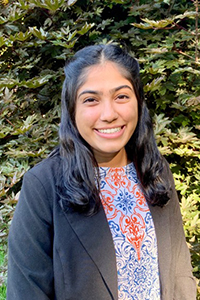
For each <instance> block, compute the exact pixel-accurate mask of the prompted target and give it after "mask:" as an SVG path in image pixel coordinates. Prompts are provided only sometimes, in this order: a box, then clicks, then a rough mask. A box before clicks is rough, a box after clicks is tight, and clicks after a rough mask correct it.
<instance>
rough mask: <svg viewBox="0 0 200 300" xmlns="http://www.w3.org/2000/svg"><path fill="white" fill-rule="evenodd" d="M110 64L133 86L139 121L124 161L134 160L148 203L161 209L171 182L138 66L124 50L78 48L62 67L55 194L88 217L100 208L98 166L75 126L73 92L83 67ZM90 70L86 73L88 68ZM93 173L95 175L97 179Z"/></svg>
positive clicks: (83, 69)
mask: <svg viewBox="0 0 200 300" xmlns="http://www.w3.org/2000/svg"><path fill="white" fill-rule="evenodd" d="M104 61H110V62H114V63H115V64H117V65H118V66H119V67H120V69H121V70H122V71H124V72H123V75H124V74H125V75H124V76H125V77H126V78H127V79H128V80H129V81H130V82H131V84H132V85H133V88H134V91H135V94H136V97H137V101H138V123H137V126H136V129H135V131H134V133H133V135H132V137H131V138H130V140H129V142H128V143H127V145H126V152H127V156H128V159H129V160H131V161H133V163H134V165H135V168H136V171H137V175H138V178H139V181H140V184H141V187H142V190H143V192H144V195H145V197H146V200H147V202H148V203H150V204H152V205H158V206H161V207H162V206H164V205H165V204H166V203H167V202H168V200H169V198H170V195H169V192H170V184H169V182H168V180H167V179H166V178H163V176H164V175H163V169H164V167H165V162H164V158H163V157H162V155H161V154H160V152H159V150H158V148H157V145H156V141H155V138H154V133H153V126H152V121H151V118H150V115H149V111H148V109H147V106H146V103H145V99H144V93H143V86H142V83H141V80H140V75H139V72H140V70H139V65H138V62H137V60H136V59H135V58H133V57H132V56H131V55H129V54H128V52H127V51H126V50H124V49H122V48H121V47H119V46H116V45H114V44H107V45H94V46H88V47H85V48H83V49H82V50H79V51H78V52H77V53H76V54H75V55H74V57H73V58H72V59H71V60H70V61H68V62H67V63H66V65H65V69H64V70H65V81H64V83H63V89H62V107H61V110H62V114H61V124H60V129H59V136H60V148H59V149H60V156H61V158H62V176H61V178H60V183H59V193H60V194H61V196H62V199H63V200H66V201H63V203H65V204H66V205H69V204H70V206H71V207H73V208H74V209H76V210H78V211H80V212H81V211H82V212H86V213H87V214H94V213H95V212H97V211H98V209H99V205H100V201H101V200H100V190H99V186H98V184H97V183H98V178H96V176H97V177H98V173H97V172H95V167H97V166H98V165H97V162H96V160H95V157H94V155H93V152H92V150H91V148H90V146H89V145H88V144H87V143H86V141H85V140H84V139H83V138H82V137H81V135H80V134H79V132H78V130H77V127H76V122H75V106H76V96H77V90H78V89H79V87H80V86H81V85H82V84H83V82H84V75H85V72H86V68H88V67H90V66H94V65H98V64H100V63H103V62H104ZM87 70H88V69H87ZM96 174H97V175H96Z"/></svg>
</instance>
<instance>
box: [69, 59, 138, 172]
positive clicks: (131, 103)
mask: <svg viewBox="0 0 200 300" xmlns="http://www.w3.org/2000/svg"><path fill="white" fill-rule="evenodd" d="M122 74H123V71H122V70H121V71H120V67H118V66H117V64H115V63H113V62H109V61H108V62H104V63H103V64H99V65H95V66H92V67H89V68H88V69H87V71H86V73H85V78H86V79H85V81H84V83H83V84H82V85H81V87H80V88H79V89H78V91H77V99H76V113H75V121H76V126H77V129H78V131H79V133H80V135H81V136H82V138H83V139H84V140H85V141H86V142H87V143H88V144H89V145H90V146H91V148H92V150H93V153H94V156H95V158H96V160H97V162H98V164H99V165H100V166H109V167H117V166H118V167H119V166H124V165H126V164H127V156H126V151H125V145H126V144H127V142H128V141H129V139H130V137H131V136H132V134H133V132H134V130H135V128H136V126H137V121H138V104H137V99H136V95H135V92H134V89H133V86H132V84H131V83H130V81H129V80H127V79H126V78H125V77H124V76H123V75H122Z"/></svg>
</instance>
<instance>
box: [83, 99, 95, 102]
mask: <svg viewBox="0 0 200 300" xmlns="http://www.w3.org/2000/svg"><path fill="white" fill-rule="evenodd" d="M95 101H96V100H95V99H94V98H87V99H85V100H84V101H83V103H93V102H95Z"/></svg>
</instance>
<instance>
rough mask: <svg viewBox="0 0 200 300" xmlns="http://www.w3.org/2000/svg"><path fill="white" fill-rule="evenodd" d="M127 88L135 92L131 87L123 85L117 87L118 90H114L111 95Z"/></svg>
mask: <svg viewBox="0 0 200 300" xmlns="http://www.w3.org/2000/svg"><path fill="white" fill-rule="evenodd" d="M125 88H128V89H129V90H131V91H133V88H131V87H130V86H129V85H127V84H123V85H120V86H118V87H116V88H114V89H111V90H110V92H111V93H113V92H117V91H119V90H121V89H125Z"/></svg>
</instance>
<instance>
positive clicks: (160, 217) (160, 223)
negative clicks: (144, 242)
mask: <svg viewBox="0 0 200 300" xmlns="http://www.w3.org/2000/svg"><path fill="white" fill-rule="evenodd" d="M149 208H150V211H151V214H152V217H153V221H154V226H155V231H156V236H157V246H158V261H159V271H160V282H161V293H162V295H165V294H166V291H165V288H166V286H167V283H168V282H169V274H170V267H171V238H170V230H169V227H170V226H169V225H170V218H169V211H168V209H167V205H166V206H165V207H163V208H161V207H158V206H151V205H149ZM165 210H167V212H166V211H165Z"/></svg>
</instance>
